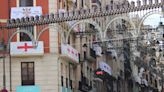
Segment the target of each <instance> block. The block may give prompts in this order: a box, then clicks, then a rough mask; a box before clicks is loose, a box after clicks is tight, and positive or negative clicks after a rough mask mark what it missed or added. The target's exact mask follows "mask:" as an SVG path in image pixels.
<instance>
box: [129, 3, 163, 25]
mask: <svg viewBox="0 0 164 92" xmlns="http://www.w3.org/2000/svg"><path fill="white" fill-rule="evenodd" d="M128 1H129V2H131V1H135V2H136V1H137V0H128ZM141 3H142V0H141ZM160 21H161V22H163V24H164V14H163V16H162V15H160V14H153V15H150V16H149V17H147V18H146V20H145V21H144V24H145V25H151V26H153V27H157V26H158V24H159V22H160Z"/></svg>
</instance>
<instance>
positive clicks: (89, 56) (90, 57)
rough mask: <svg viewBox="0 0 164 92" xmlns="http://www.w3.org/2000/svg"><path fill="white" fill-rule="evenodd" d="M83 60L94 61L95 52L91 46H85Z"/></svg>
mask: <svg viewBox="0 0 164 92" xmlns="http://www.w3.org/2000/svg"><path fill="white" fill-rule="evenodd" d="M84 60H88V61H90V62H93V61H96V52H95V51H94V50H93V49H92V48H87V50H86V52H84Z"/></svg>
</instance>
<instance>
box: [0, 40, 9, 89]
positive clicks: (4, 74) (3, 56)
mask: <svg viewBox="0 0 164 92" xmlns="http://www.w3.org/2000/svg"><path fill="white" fill-rule="evenodd" d="M0 52H2V56H0V58H2V59H3V89H2V90H1V92H8V91H7V90H6V72H5V48H4V43H3V42H1V44H0Z"/></svg>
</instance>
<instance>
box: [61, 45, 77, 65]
mask: <svg viewBox="0 0 164 92" xmlns="http://www.w3.org/2000/svg"><path fill="white" fill-rule="evenodd" d="M61 52H62V55H65V56H66V57H68V58H70V59H71V60H73V61H75V63H79V52H78V51H77V50H76V49H74V48H73V47H72V46H70V45H68V44H62V45H61Z"/></svg>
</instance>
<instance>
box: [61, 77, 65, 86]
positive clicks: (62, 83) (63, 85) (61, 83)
mask: <svg viewBox="0 0 164 92" xmlns="http://www.w3.org/2000/svg"><path fill="white" fill-rule="evenodd" d="M61 86H62V87H63V86H64V84H63V76H61Z"/></svg>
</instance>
